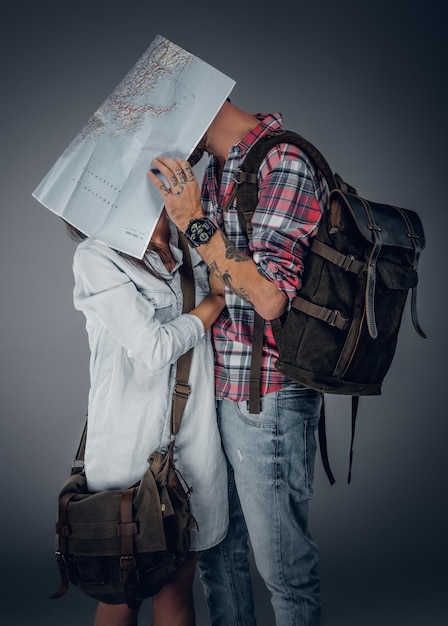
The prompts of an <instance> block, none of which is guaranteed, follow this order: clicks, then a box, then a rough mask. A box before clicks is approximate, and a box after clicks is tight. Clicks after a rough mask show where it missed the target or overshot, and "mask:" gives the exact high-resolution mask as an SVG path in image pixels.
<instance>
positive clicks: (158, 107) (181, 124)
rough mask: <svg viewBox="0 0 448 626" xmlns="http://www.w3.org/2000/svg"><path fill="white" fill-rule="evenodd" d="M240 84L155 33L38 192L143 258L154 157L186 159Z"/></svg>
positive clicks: (156, 205) (156, 198)
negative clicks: (165, 156)
mask: <svg viewBox="0 0 448 626" xmlns="http://www.w3.org/2000/svg"><path fill="white" fill-rule="evenodd" d="M234 85H235V82H234V81H233V80H232V79H231V78H229V77H228V76H225V75H224V74H222V73H221V72H220V71H218V70H216V69H215V68H213V67H211V66H210V65H208V64H207V63H205V62H203V61H201V59H199V58H198V57H196V56H194V55H193V54H191V53H190V52H187V51H186V50H183V49H182V48H180V47H179V46H177V45H176V44H174V43H172V42H170V41H168V40H167V39H165V38H164V37H162V36H161V35H158V36H157V37H156V38H155V39H154V41H153V42H152V43H151V45H150V46H149V48H148V49H147V50H146V52H145V53H144V54H143V55H142V56H141V57H140V59H139V60H138V61H137V63H136V64H135V65H134V67H133V68H132V69H131V70H130V71H129V73H128V74H127V75H126V76H125V78H124V79H123V81H122V82H121V83H120V84H119V85H118V87H117V88H116V89H115V90H114V91H113V92H112V93H111V95H110V96H109V97H108V98H107V99H106V101H105V102H104V103H103V104H102V105H101V106H100V108H99V109H98V110H97V111H96V113H95V114H94V115H93V116H92V117H91V118H90V120H89V121H88V122H87V124H86V126H85V127H84V128H83V129H82V130H81V132H80V133H79V134H78V135H77V136H76V137H75V139H74V140H73V141H72V143H71V144H70V145H69V146H68V148H67V149H66V150H65V151H64V153H63V154H62V155H61V156H60V157H59V159H58V160H57V161H56V163H55V164H54V166H53V167H52V168H51V169H50V171H49V172H48V174H47V175H46V176H45V178H44V179H43V180H42V182H41V183H40V184H39V185H38V187H37V188H36V189H35V191H34V192H33V196H34V197H35V198H36V200H38V201H39V202H41V203H42V204H43V205H44V206H45V207H47V208H48V209H50V210H51V211H53V212H54V213H56V214H57V215H59V216H60V217H62V218H63V219H64V220H65V221H67V222H69V223H70V224H72V225H73V226H75V227H76V228H78V229H79V230H80V231H82V232H83V233H84V234H86V235H88V236H89V237H93V238H94V239H97V240H98V241H101V242H103V243H105V244H106V245H108V246H110V247H112V248H115V249H116V250H119V251H121V252H125V253H127V254H130V255H132V256H134V257H137V258H141V257H142V256H143V255H144V253H145V250H146V247H147V245H148V241H149V239H150V238H151V235H152V232H153V230H154V227H155V225H156V222H157V219H158V217H159V215H160V212H161V210H162V207H163V203H162V199H161V196H160V194H159V192H158V190H157V189H156V188H155V187H154V185H153V184H152V183H151V182H150V181H149V179H148V177H147V175H146V173H147V171H148V169H150V168H151V161H152V159H153V158H154V157H156V156H159V155H161V154H165V155H168V156H171V157H181V158H188V157H189V156H190V154H191V153H192V152H193V150H194V148H195V147H196V145H197V143H198V142H199V140H200V139H201V138H202V136H203V135H204V133H205V131H206V130H207V128H208V127H209V125H210V123H211V122H212V120H213V118H214V117H215V115H216V114H217V112H218V111H219V109H220V108H221V106H222V104H223V102H224V101H225V100H226V98H227V97H228V95H229V93H230V92H231V90H232V89H233V87H234Z"/></svg>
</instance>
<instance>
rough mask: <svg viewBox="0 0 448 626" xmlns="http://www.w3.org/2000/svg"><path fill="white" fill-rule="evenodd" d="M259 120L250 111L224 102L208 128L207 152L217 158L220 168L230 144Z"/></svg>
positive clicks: (237, 140)
mask: <svg viewBox="0 0 448 626" xmlns="http://www.w3.org/2000/svg"><path fill="white" fill-rule="evenodd" d="M258 124H259V120H258V119H257V118H256V117H255V116H254V115H251V114H250V113H247V112H246V111H243V110H242V109H239V108H237V107H235V106H234V105H232V104H230V103H228V102H225V103H224V105H223V107H222V108H221V110H220V112H219V113H218V115H217V116H216V118H215V120H214V121H213V122H212V125H211V126H210V128H209V130H208V133H207V135H208V141H209V147H208V152H210V153H211V154H213V155H214V156H215V157H216V159H217V160H218V164H219V168H220V169H221V170H222V168H223V167H224V164H225V162H226V161H227V158H228V156H229V150H230V148H231V147H232V146H234V145H236V144H238V143H239V142H240V141H241V140H242V139H243V138H244V137H246V135H247V134H248V133H250V132H251V131H252V130H253V129H254V128H255V127H256V126H258Z"/></svg>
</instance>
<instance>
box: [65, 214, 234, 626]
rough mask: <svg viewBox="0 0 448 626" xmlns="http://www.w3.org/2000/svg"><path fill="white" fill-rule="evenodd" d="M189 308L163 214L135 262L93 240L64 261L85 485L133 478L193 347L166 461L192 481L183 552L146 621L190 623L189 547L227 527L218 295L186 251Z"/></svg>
mask: <svg viewBox="0 0 448 626" xmlns="http://www.w3.org/2000/svg"><path fill="white" fill-rule="evenodd" d="M191 256H192V264H193V271H194V277H195V289H196V302H197V305H196V308H194V309H193V310H192V311H191V312H190V313H189V314H182V292H181V287H180V277H179V271H178V270H179V266H180V264H181V263H182V253H181V251H180V250H179V248H178V247H177V231H176V230H175V228H174V226H173V225H172V224H171V223H170V222H169V220H168V218H167V217H166V214H165V211H163V212H162V214H161V217H160V219H159V220H158V223H157V226H156V228H155V230H154V234H153V235H152V238H151V241H150V245H149V246H148V249H147V252H146V255H145V257H144V259H143V260H142V261H139V260H136V259H132V258H130V257H127V256H126V255H122V254H120V253H118V252H116V251H114V250H112V249H111V248H109V247H107V246H106V245H103V244H101V243H99V242H97V241H95V240H93V239H87V238H86V239H84V240H83V241H81V243H79V245H78V247H77V249H76V252H75V256H74V262H73V270H74V276H75V289H74V304H75V308H76V309H78V310H80V311H82V312H83V313H84V315H85V317H86V329H87V332H88V338H89V346H90V350H91V359H90V379H91V387H90V392H89V428H88V434H87V443H86V451H85V471H86V477H87V481H88V486H89V490H90V491H101V490H104V489H122V488H125V487H128V486H130V485H132V484H133V483H135V482H136V481H138V480H140V479H141V477H142V476H143V473H144V472H145V470H146V468H147V458H148V455H149V454H150V453H151V452H152V451H154V450H157V449H159V450H160V449H166V444H167V441H168V438H169V421H170V420H169V416H170V410H171V397H172V388H173V381H174V375H175V363H176V361H177V359H178V357H179V356H180V355H182V354H183V353H185V352H187V351H188V350H189V349H190V348H191V347H194V351H193V359H192V364H191V371H190V385H191V395H190V397H189V399H188V402H187V405H186V408H185V412H184V415H183V419H182V426H181V429H180V431H179V434H178V435H177V437H176V445H175V463H176V467H177V468H178V469H179V470H180V472H181V473H182V475H183V477H184V478H185V480H186V482H187V483H188V484H190V485H191V486H193V488H194V491H193V495H192V496H191V500H190V504H191V511H192V513H193V515H194V516H195V518H196V521H197V528H195V529H193V530H192V531H191V533H190V537H191V539H190V542H191V546H190V550H191V555H190V558H189V559H187V562H186V563H185V565H184V566H183V567H182V568H181V569H179V570H178V572H177V574H176V576H175V577H174V579H173V580H172V581H170V582H169V583H168V584H167V585H166V586H165V587H164V588H163V589H162V590H161V591H160V592H159V593H158V594H157V595H156V596H154V597H153V598H152V614H153V622H152V623H153V626H192V625H194V623H195V618H194V606H193V593H192V585H193V578H194V571H195V563H196V556H197V554H198V553H199V552H200V551H202V550H205V549H207V548H209V547H211V546H213V545H216V544H217V543H219V542H220V541H221V540H222V539H223V538H224V536H225V534H226V530H227V521H228V511H227V497H226V496H227V484H226V480H227V479H226V466H225V458H224V455H223V453H222V450H221V443H220V439H219V433H218V429H217V424H216V415H215V409H214V381H213V352H212V347H211V343H210V340H209V337H208V333H207V330H208V329H209V328H210V326H211V324H213V322H214V321H215V319H216V318H217V316H218V315H219V314H220V312H221V310H222V308H223V306H224V298H223V294H222V289H221V287H220V285H219V282H216V284H215V281H213V279H212V278H211V281H213V282H211V283H210V285H209V282H208V272H207V267H206V266H205V264H204V263H203V262H202V261H201V259H200V257H199V255H198V254H196V253H195V252H194V251H192V252H191ZM137 617H138V611H133V610H131V609H130V608H129V607H128V606H127V605H109V604H104V603H102V602H100V603H99V604H98V608H97V612H96V616H95V621H94V626H132V625H135V624H137Z"/></svg>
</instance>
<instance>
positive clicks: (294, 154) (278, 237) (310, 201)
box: [202, 114, 328, 400]
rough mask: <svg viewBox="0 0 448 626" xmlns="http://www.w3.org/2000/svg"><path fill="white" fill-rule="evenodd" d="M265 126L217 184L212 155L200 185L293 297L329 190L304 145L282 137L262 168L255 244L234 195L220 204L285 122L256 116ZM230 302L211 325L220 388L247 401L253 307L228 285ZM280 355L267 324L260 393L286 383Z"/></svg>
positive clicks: (235, 237)
mask: <svg viewBox="0 0 448 626" xmlns="http://www.w3.org/2000/svg"><path fill="white" fill-rule="evenodd" d="M257 117H258V118H259V120H260V124H259V125H258V126H257V127H256V128H255V129H254V130H253V131H252V132H251V133H249V134H248V135H247V136H246V137H245V138H244V139H243V140H242V141H241V142H240V143H239V144H238V145H236V146H233V147H232V148H231V150H230V151H229V157H228V160H227V162H226V164H225V166H224V171H223V172H222V178H221V185H220V188H219V190H217V188H216V159H215V158H213V157H212V158H211V160H210V163H209V165H208V168H207V170H206V172H205V176H204V183H203V189H202V193H203V205H204V210H205V212H206V214H207V215H208V216H209V217H210V218H211V219H212V220H214V221H215V223H216V224H217V225H218V226H219V227H220V228H221V229H222V230H223V231H224V232H225V233H226V235H227V237H228V239H229V240H230V241H231V242H232V243H233V244H234V245H235V246H236V247H237V248H238V249H239V250H241V251H242V252H245V253H246V254H249V253H250V254H251V255H252V256H253V259H254V261H255V263H256V264H257V266H258V271H259V272H260V273H261V274H262V275H263V276H265V277H266V278H267V279H269V280H271V281H272V282H273V283H275V284H276V285H277V287H278V289H280V290H281V291H282V292H283V293H284V294H285V295H286V296H287V298H288V299H289V300H292V299H293V298H294V296H295V295H296V293H297V290H298V289H299V288H300V276H301V274H302V270H303V261H304V258H305V256H306V253H307V250H308V247H309V244H310V238H312V237H313V236H314V235H315V234H316V231H317V225H318V223H319V220H320V217H321V214H322V208H323V207H324V205H325V202H326V199H327V195H328V189H327V185H326V183H325V181H324V180H323V178H322V176H321V174H320V172H318V171H316V169H315V168H314V166H313V165H312V164H311V162H310V161H309V159H308V157H307V156H306V154H304V153H303V152H302V151H301V150H300V149H299V148H297V147H296V146H293V145H291V144H287V143H281V144H278V145H277V146H275V147H274V148H272V149H271V150H270V151H269V153H268V155H267V156H266V158H265V159H264V161H263V163H262V165H261V167H260V170H259V199H258V206H257V209H256V211H255V213H254V216H253V219H252V224H253V238H252V239H251V242H250V249H249V248H248V245H247V240H246V237H245V236H244V234H243V232H242V231H241V228H240V225H239V222H238V215H237V211H236V208H235V205H236V201H234V203H233V204H232V206H231V207H230V208H229V210H227V211H226V212H225V213H224V212H223V210H222V207H223V206H224V205H225V203H226V199H227V198H228V196H229V194H230V193H231V191H232V187H233V176H234V174H235V172H236V170H237V169H238V167H239V166H240V165H241V163H242V161H243V159H244V157H245V156H246V154H247V152H248V150H249V148H250V147H251V146H252V145H253V144H254V143H255V142H256V141H257V140H258V139H259V138H260V137H262V136H263V135H265V134H267V133H269V132H271V131H273V130H277V129H279V128H282V119H281V116H280V115H279V114H269V115H258V116H257ZM226 304H227V308H226V309H224V312H223V313H222V315H221V316H220V317H219V319H218V320H217V321H216V323H215V324H214V326H213V339H214V344H215V349H216V393H217V395H218V397H224V398H228V399H230V400H248V398H249V374H250V362H251V348H252V334H253V319H254V310H253V307H252V306H251V305H250V304H248V303H247V302H245V301H244V300H242V299H241V298H240V297H238V296H237V295H235V294H234V293H232V292H231V291H230V290H227V289H226ZM277 356H278V353H277V349H276V346H275V342H274V338H273V335H272V328H271V324H270V323H269V322H266V323H265V337H264V347H263V358H262V369H261V395H265V394H266V393H270V392H272V391H276V390H278V389H280V388H281V387H283V386H284V385H285V382H286V381H285V378H284V377H283V376H282V375H281V374H280V373H279V372H277V370H276V369H275V368H274V362H275V360H276V358H277Z"/></svg>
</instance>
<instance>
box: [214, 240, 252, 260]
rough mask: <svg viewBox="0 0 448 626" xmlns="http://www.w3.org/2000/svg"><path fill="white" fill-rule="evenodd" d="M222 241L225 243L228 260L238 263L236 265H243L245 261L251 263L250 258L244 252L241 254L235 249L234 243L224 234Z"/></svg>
mask: <svg viewBox="0 0 448 626" xmlns="http://www.w3.org/2000/svg"><path fill="white" fill-rule="evenodd" d="M221 236H222V240H223V241H224V245H225V248H226V259H230V260H232V261H236V263H243V262H244V261H250V257H248V256H247V254H244V253H243V252H240V251H239V250H238V248H235V246H234V245H233V243H230V241H229V240H228V239H227V237H226V236H225V235H224V233H221Z"/></svg>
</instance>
